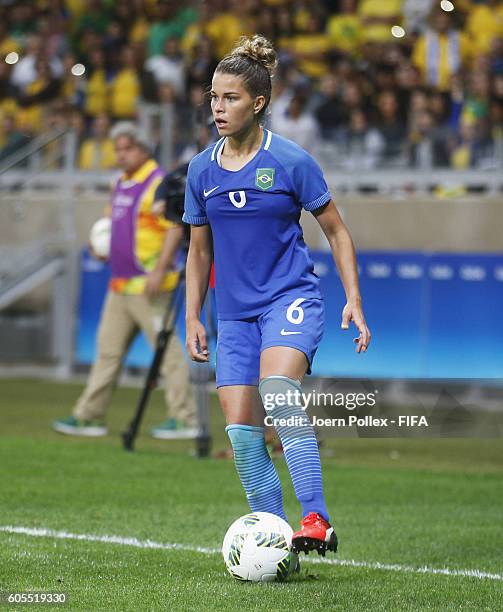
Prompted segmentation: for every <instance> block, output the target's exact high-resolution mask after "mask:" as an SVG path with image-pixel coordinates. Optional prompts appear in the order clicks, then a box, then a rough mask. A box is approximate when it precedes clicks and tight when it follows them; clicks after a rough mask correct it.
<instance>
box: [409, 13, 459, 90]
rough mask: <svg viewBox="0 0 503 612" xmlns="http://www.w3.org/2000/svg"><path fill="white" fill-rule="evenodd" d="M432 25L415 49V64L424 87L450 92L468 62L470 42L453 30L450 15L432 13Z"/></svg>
mask: <svg viewBox="0 0 503 612" xmlns="http://www.w3.org/2000/svg"><path fill="white" fill-rule="evenodd" d="M430 23H431V27H430V28H428V29H427V30H426V32H425V33H424V34H422V35H421V36H420V37H419V39H418V40H417V42H416V44H415V46H414V50H413V54H412V61H413V62H414V65H415V66H416V67H417V68H418V69H419V71H420V72H421V76H422V80H423V83H424V84H425V85H431V86H433V87H436V88H437V89H440V91H448V90H449V87H450V81H451V77H452V76H453V75H455V74H456V73H457V72H459V71H460V70H461V69H462V68H463V67H464V66H466V65H467V64H468V62H469V59H470V56H471V50H470V40H469V39H468V37H467V36H466V34H464V33H463V32H460V31H459V30H457V29H456V28H454V26H453V23H452V17H451V13H446V12H445V11H443V10H442V9H441V8H439V7H435V8H434V9H433V11H432V13H431V16H430Z"/></svg>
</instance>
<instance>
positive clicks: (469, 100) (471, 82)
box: [462, 69, 491, 119]
mask: <svg viewBox="0 0 503 612" xmlns="http://www.w3.org/2000/svg"><path fill="white" fill-rule="evenodd" d="M490 98H491V79H490V76H489V74H488V73H487V72H482V71H481V70H476V69H474V70H472V71H471V72H470V74H469V78H468V89H467V92H466V96H465V102H464V104H463V110H462V117H463V118H465V117H468V118H472V117H473V118H475V119H484V118H485V117H487V116H488V115H489V102H490Z"/></svg>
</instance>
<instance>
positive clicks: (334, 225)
mask: <svg viewBox="0 0 503 612" xmlns="http://www.w3.org/2000/svg"><path fill="white" fill-rule="evenodd" d="M312 212H313V215H314V216H315V217H316V220H317V221H318V223H319V224H320V227H321V229H322V230H323V233H324V234H325V236H326V237H327V240H328V242H329V244H330V249H331V251H332V255H333V257H334V261H335V264H336V265H337V268H338V270H339V274H340V277H341V280H342V284H343V286H344V291H345V293H346V305H345V306H344V310H343V311H342V324H341V327H342V329H348V328H349V323H350V322H351V321H353V323H354V324H355V325H356V327H357V328H358V331H359V333H360V335H359V337H358V338H355V340H354V341H355V343H356V352H357V353H360V352H365V351H366V350H367V348H368V346H369V344H370V338H371V334H370V330H369V328H368V327H367V324H366V322H365V316H364V314H363V308H362V298H361V295H360V286H359V282H358V268H357V265H356V254H355V247H354V244H353V240H352V238H351V235H350V233H349V231H348V229H347V227H346V226H345V224H344V222H343V220H342V219H341V216H340V214H339V211H338V210H337V207H336V206H335V204H334V202H333V200H330V201H329V202H328V204H325V206H322V207H321V208H318V209H316V210H314V211H312Z"/></svg>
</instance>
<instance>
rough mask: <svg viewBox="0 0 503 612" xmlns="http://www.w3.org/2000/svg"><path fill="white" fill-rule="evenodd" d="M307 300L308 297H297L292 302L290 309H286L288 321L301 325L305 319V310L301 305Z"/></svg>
mask: <svg viewBox="0 0 503 612" xmlns="http://www.w3.org/2000/svg"><path fill="white" fill-rule="evenodd" d="M305 301H306V298H297V299H296V300H295V301H293V302H292V303H291V304H290V306H288V310H287V311H286V318H287V321H289V322H290V323H293V324H294V325H300V324H301V323H302V321H303V320H304V311H303V310H302V308H301V307H300V305H301V304H302V302H305Z"/></svg>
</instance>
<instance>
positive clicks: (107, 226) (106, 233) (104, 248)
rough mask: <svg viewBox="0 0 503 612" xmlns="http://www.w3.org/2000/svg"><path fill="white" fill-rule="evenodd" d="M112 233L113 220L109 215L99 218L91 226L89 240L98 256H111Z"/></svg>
mask: <svg viewBox="0 0 503 612" xmlns="http://www.w3.org/2000/svg"><path fill="white" fill-rule="evenodd" d="M111 235H112V220H111V219H110V218H109V217H103V218H102V219H98V221H96V223H95V224H94V225H93V226H92V228H91V233H90V234H89V242H90V244H91V247H92V249H93V251H94V253H95V254H96V256H97V257H103V258H108V257H109V256H110V240H111Z"/></svg>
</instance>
